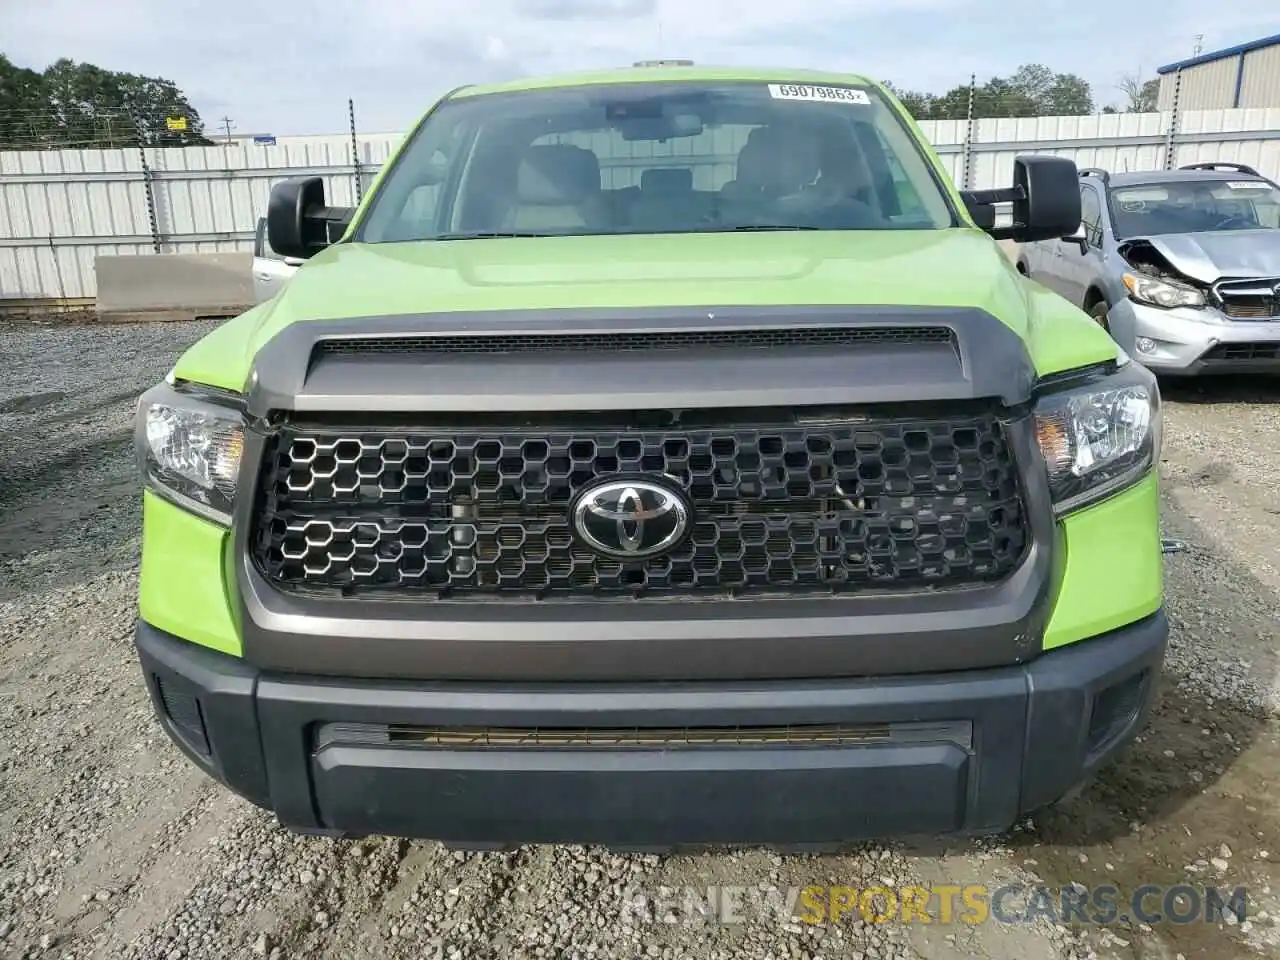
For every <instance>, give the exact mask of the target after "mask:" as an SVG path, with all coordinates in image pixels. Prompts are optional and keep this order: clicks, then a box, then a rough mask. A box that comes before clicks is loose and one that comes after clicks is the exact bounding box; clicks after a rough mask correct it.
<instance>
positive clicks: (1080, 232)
mask: <svg viewBox="0 0 1280 960" xmlns="http://www.w3.org/2000/svg"><path fill="white" fill-rule="evenodd" d="M1062 242H1063V243H1074V244H1075V245H1076V246H1077V247H1079V248H1080V254H1081V255H1082V256H1083V255H1084V254H1086V253H1088V252H1089V238H1088V237H1086V236H1085V235H1084V224H1083V223H1082V224H1080V226H1078V227H1076V228H1075V230H1074V231H1072V232H1071V233H1068V234H1067V235H1066V236H1065V237H1062Z"/></svg>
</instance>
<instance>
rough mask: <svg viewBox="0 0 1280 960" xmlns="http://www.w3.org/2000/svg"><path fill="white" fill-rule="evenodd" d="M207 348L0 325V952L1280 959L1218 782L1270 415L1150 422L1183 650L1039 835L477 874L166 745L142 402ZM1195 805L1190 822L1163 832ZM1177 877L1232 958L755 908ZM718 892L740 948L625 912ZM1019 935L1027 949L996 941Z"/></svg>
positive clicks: (1197, 404) (1277, 462)
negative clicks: (739, 894) (1124, 743)
mask: <svg viewBox="0 0 1280 960" xmlns="http://www.w3.org/2000/svg"><path fill="white" fill-rule="evenodd" d="M215 326H216V324H215V323H198V324H188V323H178V324H148V325H136V326H120V327H98V326H64V325H60V324H50V325H48V326H21V327H18V326H11V325H10V326H6V325H3V324H2V323H0V450H3V452H4V455H3V456H0V729H3V730H5V732H6V736H5V737H0V827H2V828H3V829H0V918H3V919H0V940H3V941H4V942H3V948H0V954H3V955H4V956H5V957H8V956H14V957H34V956H37V955H40V954H41V953H49V954H50V955H51V956H57V957H58V958H59V960H88V958H90V957H99V956H101V957H111V958H112V960H215V958H216V960H224V958H225V960H241V958H247V957H250V956H252V957H269V958H273V960H293V958H298V957H311V956H335V957H336V956H341V957H343V958H347V957H351V958H353V960H372V958H387V960H408V958H414V960H418V958H444V957H449V958H459V960H461V958H467V960H470V958H472V957H476V958H491V957H492V958H495V960H497V958H508V957H511V958H514V957H544V958H561V957H564V958H566V960H573V958H578V960H583V958H601V960H604V958H608V960H613V958H615V957H617V958H620V960H623V958H625V960H634V958H635V957H646V958H649V957H652V958H662V960H668V958H669V960H737V958H744V960H761V958H765V957H772V958H775V960H782V958H787V960H793V958H800V960H803V958H806V957H807V958H810V960H817V958H819V957H821V958H823V960H847V958H858V957H861V958H863V960H898V958H903V960H905V958H914V957H920V956H939V955H948V956H949V955H956V954H958V955H963V956H974V957H979V958H981V957H984V956H986V957H996V956H1013V955H1017V956H1019V957H1024V958H1026V960H1085V958H1096V957H1098V956H1100V955H1101V956H1108V957H1110V956H1112V955H1115V953H1116V951H1117V950H1121V951H1123V952H1122V953H1121V955H1126V956H1129V955H1135V956H1136V955H1138V954H1139V953H1141V954H1142V955H1144V956H1145V955H1148V954H1149V955H1151V956H1177V955H1179V954H1182V955H1184V956H1186V955H1190V956H1205V955H1223V956H1226V955H1236V953H1237V952H1238V953H1239V955H1275V953H1276V951H1277V950H1278V949H1280V944H1277V943H1276V942H1275V941H1274V940H1266V939H1264V938H1267V937H1272V938H1274V937H1277V936H1280V926H1277V924H1276V922H1275V921H1276V919H1277V917H1280V904H1277V903H1276V902H1275V899H1274V897H1273V896H1272V895H1271V893H1270V890H1271V887H1270V883H1269V882H1268V881H1270V882H1274V880H1275V873H1274V866H1273V864H1272V863H1271V862H1270V861H1269V860H1268V857H1269V854H1268V853H1267V848H1268V847H1270V848H1272V849H1280V846H1277V844H1280V839H1278V838H1280V822H1278V818H1280V815H1278V814H1277V812H1276V810H1275V805H1274V803H1273V801H1272V800H1271V798H1270V797H1269V796H1267V795H1265V793H1263V792H1261V791H1260V790H1259V789H1258V788H1256V787H1255V785H1254V784H1253V783H1251V782H1248V781H1247V778H1245V779H1242V778H1239V777H1236V776H1235V772H1236V763H1237V760H1238V758H1239V757H1240V756H1241V754H1242V753H1248V754H1249V759H1250V763H1251V766H1250V769H1251V770H1253V771H1256V772H1257V774H1256V775H1257V777H1258V780H1259V782H1262V781H1264V780H1265V778H1266V777H1267V776H1270V777H1271V778H1272V779H1274V777H1275V776H1278V775H1280V766H1278V764H1277V748H1276V746H1275V742H1276V715H1277V712H1280V708H1278V707H1277V705H1278V704H1280V698H1277V695H1276V694H1277V691H1276V683H1275V678H1276V677H1277V676H1280V663H1277V659H1276V649H1277V648H1280V642H1278V639H1280V638H1277V626H1276V619H1275V611H1276V610H1277V609H1280V603H1278V602H1277V597H1278V596H1280V566H1278V565H1277V562H1276V554H1275V553H1274V548H1273V546H1272V545H1271V544H1270V542H1269V539H1270V535H1269V534H1268V533H1267V529H1268V527H1267V516H1271V518H1272V523H1274V515H1273V514H1266V505H1267V504H1272V505H1274V504H1275V503H1280V486H1278V485H1277V484H1278V478H1280V455H1278V454H1277V452H1276V451H1275V450H1274V449H1273V445H1272V444H1270V443H1269V442H1268V440H1267V438H1269V437H1273V436H1276V435H1280V403H1277V402H1276V400H1277V399H1280V393H1276V392H1273V393H1272V394H1269V395H1266V396H1265V397H1263V398H1262V399H1248V400H1239V401H1237V400H1236V399H1234V397H1235V396H1236V394H1235V393H1233V391H1236V390H1239V389H1244V388H1241V387H1237V386H1236V385H1225V386H1219V387H1217V388H1213V389H1216V390H1217V391H1218V393H1213V392H1212V390H1211V391H1210V392H1209V393H1207V394H1206V396H1207V397H1208V399H1207V400H1205V399H1202V398H1201V396H1200V393H1201V392H1203V391H1199V388H1193V389H1191V390H1190V391H1189V392H1188V391H1187V390H1185V389H1184V391H1183V393H1181V394H1178V393H1176V392H1174V393H1171V394H1169V395H1168V396H1167V397H1166V400H1167V406H1166V414H1167V417H1168V419H1167V430H1166V451H1165V454H1164V460H1165V462H1164V464H1163V465H1162V469H1163V472H1164V475H1165V477H1166V479H1167V482H1166V483H1165V484H1164V487H1165V510H1164V513H1163V520H1164V522H1165V525H1166V526H1167V527H1168V529H1166V530H1165V531H1163V533H1164V534H1165V535H1167V536H1171V537H1174V538H1177V539H1180V540H1181V541H1183V542H1184V543H1185V545H1186V549H1185V550H1183V551H1182V552H1179V553H1176V554H1171V555H1169V556H1168V557H1167V558H1166V560H1167V568H1166V581H1167V590H1168V595H1169V598H1170V600H1169V610H1168V613H1169V617H1170V622H1171V626H1172V636H1171V640H1170V647H1169V651H1168V656H1167V672H1166V674H1165V677H1164V679H1163V680H1162V687H1161V690H1162V698H1163V699H1162V703H1161V706H1160V708H1159V709H1158V710H1156V711H1155V712H1153V715H1152V718H1151V720H1150V721H1149V722H1148V725H1147V728H1146V729H1145V730H1144V731H1143V734H1142V737H1143V740H1142V742H1141V743H1140V744H1137V745H1135V748H1134V749H1135V755H1134V756H1132V757H1130V758H1128V759H1126V760H1121V761H1120V764H1119V766H1118V767H1117V768H1115V769H1112V770H1108V771H1106V772H1103V773H1101V774H1100V780H1101V787H1100V788H1099V789H1097V790H1094V791H1086V793H1085V794H1084V796H1083V797H1082V798H1081V799H1080V800H1078V801H1072V802H1071V804H1070V805H1068V806H1067V807H1066V808H1065V809H1064V812H1062V813H1052V812H1048V813H1044V814H1041V813H1037V814H1036V816H1035V818H1034V820H1033V821H1031V822H1025V823H1023V824H1021V825H1019V828H1018V829H1017V830H1015V831H1013V832H1012V833H1011V834H1010V835H1009V836H1005V837H999V838H993V839H991V840H983V841H975V842H967V841H963V842H962V841H951V842H949V844H948V847H947V850H946V852H945V853H943V854H939V852H938V851H937V850H935V849H928V850H925V851H922V850H918V849H916V848H914V847H912V846H909V845H905V844H903V845H898V844H866V845H861V846H854V847H851V848H850V849H848V850H846V851H843V852H840V853H838V854H829V855H822V856H792V855H783V854H780V853H778V852H775V851H760V850H732V851H714V852H708V853H699V854H696V855H683V854H681V855H676V854H672V855H668V856H657V855H638V854H618V853H614V852H611V851H607V850H603V849H599V848H580V847H566V848H538V847H531V848H521V849H519V850H515V851H508V852H503V853H470V852H467V851H453V850H448V849H445V848H443V847H440V846H439V845H436V844H429V843H411V842H406V841H401V840H397V839H393V838H371V839H368V840H364V841H359V842H353V841H336V840H326V839H320V838H315V837H302V836H297V835H294V834H290V833H288V832H286V831H284V830H283V829H282V828H281V827H279V825H278V824H277V823H276V822H275V821H274V819H273V818H272V817H271V816H270V815H269V814H267V813H265V812H263V811H261V810H258V809H257V808H255V807H253V806H252V805H250V804H248V803H247V802H245V801H243V800H241V799H240V798H238V797H235V796H233V795H230V794H229V793H228V792H227V791H225V790H223V789H221V788H220V787H218V786H217V785H216V784H213V783H212V782H211V781H210V780H209V778H207V777H206V776H205V775H204V774H202V773H200V772H199V771H198V770H196V769H195V768H194V767H193V766H192V765H191V764H190V763H189V762H188V761H187V760H186V759H185V758H184V757H182V756H181V755H180V754H179V753H178V751H177V750H176V748H175V747H173V745H172V744H171V743H170V742H169V740H168V738H167V737H166V736H165V735H164V734H163V732H162V731H161V730H160V729H159V727H158V725H157V724H156V722H155V719H154V717H153V715H152V711H151V706H150V704H149V702H148V701H147V698H146V696H145V691H144V689H143V687H142V684H141V682H140V681H141V678H140V677H139V676H138V675H137V673H136V670H137V667H136V662H135V660H134V658H133V652H132V648H131V643H132V634H131V631H132V628H133V623H134V618H135V617H136V599H137V598H136V589H137V562H138V557H137V549H138V533H139V524H140V511H139V502H138V501H139V498H138V487H137V478H136V468H135V466H134V463H133V460H132V456H131V447H130V444H131V435H130V430H131V422H132V421H131V418H132V414H133V404H134V402H135V399H136V397H137V395H138V393H140V392H141V391H142V390H144V389H146V388H147V387H149V386H151V385H152V384H153V383H155V382H156V381H157V380H159V379H160V378H161V377H162V376H163V375H164V373H165V371H166V370H167V369H168V368H169V367H170V365H171V364H172V363H173V361H174V359H176V357H177V355H178V353H179V352H180V351H181V350H182V349H183V348H184V347H185V346H186V345H187V344H188V343H190V342H192V341H193V340H195V339H196V338H197V337H199V336H202V335H203V334H204V333H206V332H208V331H209V330H211V329H213V328H214V327H215ZM1215 398H1216V399H1215ZM1224 465H1225V466H1224ZM1224 491H1229V492H1230V496H1228V495H1227V493H1225V492H1224ZM1250 498H1254V499H1250ZM1251 510H1252V511H1254V512H1252V513H1251V512H1249V511H1251ZM1268 551H1272V552H1268ZM18 744H24V745H37V746H35V747H34V748H26V747H24V748H19V747H18V746H16V745H18ZM1126 771H1129V772H1130V773H1131V774H1132V775H1131V776H1130V775H1128V774H1126ZM1193 774H1194V776H1193ZM1191 796H1195V797H1196V798H1197V804H1198V806H1197V807H1196V811H1197V812H1196V816H1195V817H1194V818H1190V817H1184V816H1182V815H1181V813H1180V811H1181V810H1183V809H1185V808H1186V803H1187V800H1188V798H1189V797H1191ZM1242 810H1243V812H1242ZM1184 820H1185V821H1186V824H1185V827H1184V822H1183V821H1184ZM1082 848H1084V849H1088V850H1089V851H1090V854H1089V855H1085V854H1081V853H1079V851H1080V850H1081V849H1082ZM1033 851H1034V857H1032V856H1028V854H1030V853H1032V852H1033ZM1210 853H1213V854H1215V856H1213V857H1212V858H1211V859H1209V854H1210ZM1197 861H1199V863H1197ZM1185 864H1190V865H1191V867H1192V868H1195V869H1196V870H1198V871H1200V876H1201V877H1202V878H1204V877H1212V875H1213V873H1212V872H1213V871H1216V872H1217V873H1219V874H1221V873H1225V872H1226V871H1227V870H1228V869H1230V868H1231V866H1232V864H1234V865H1235V868H1236V870H1238V871H1239V872H1240V874H1241V881H1242V882H1244V881H1246V880H1247V881H1248V882H1249V884H1250V920H1249V921H1245V922H1241V923H1238V924H1236V925H1235V926H1229V925H1227V924H1225V923H1224V924H1223V925H1222V926H1221V927H1220V926H1219V925H1216V924H1215V925H1212V926H1213V932H1214V935H1215V936H1217V937H1223V938H1228V937H1230V938H1236V940H1238V941H1239V943H1240V949H1239V950H1238V951H1235V950H1234V947H1233V946H1224V947H1222V948H1221V949H1217V948H1216V947H1211V948H1202V946H1200V945H1196V944H1191V943H1190V942H1189V941H1187V940H1185V939H1178V938H1179V937H1183V938H1185V937H1191V936H1195V935H1198V934H1197V930H1198V928H1199V927H1200V926H1205V925H1184V926H1183V927H1179V929H1176V930H1175V929H1172V927H1171V925H1167V924H1166V925H1156V926H1155V927H1154V928H1151V929H1142V928H1140V927H1135V928H1133V929H1126V930H1119V929H1117V930H1115V931H1112V932H1111V933H1110V934H1109V936H1110V940H1109V941H1104V938H1103V937H1102V935H1101V933H1100V932H1099V931H1096V930H1093V931H1091V930H1080V931H1076V930H1072V929H1067V928H1065V927H1064V928H1061V929H1058V928H1057V927H1056V926H1055V925H1052V924H1037V925H1035V926H1034V927H1032V926H1025V927H1019V928H1018V929H1017V930H1015V931H1009V930H1007V929H1002V928H1001V927H1000V925H998V924H984V925H981V926H980V927H976V928H973V929H967V928H966V929H956V928H954V927H953V928H952V929H950V930H945V929H941V928H940V927H938V926H935V927H934V928H933V930H932V931H930V930H927V929H925V928H924V927H923V926H922V925H921V926H916V927H912V928H907V927H903V926H898V925H894V924H889V925H877V924H868V923H865V922H864V921H862V920H861V919H860V918H850V917H846V918H844V920H843V921H842V922H841V923H840V924H839V925H829V926H819V927H811V926H809V925H806V924H801V923H798V922H797V920H796V918H794V917H787V916H780V915H778V914H777V913H776V912H775V911H774V910H773V909H772V908H771V907H770V906H769V901H768V899H767V898H768V897H769V895H770V893H771V892H776V891H779V890H786V889H787V888H789V887H791V886H796V887H800V886H805V885H809V884H844V885H855V886H867V885H879V886H882V887H885V888H887V889H889V890H896V889H901V888H902V887H904V886H907V885H912V884H917V883H921V882H932V883H946V882H960V883H969V882H974V881H975V880H980V881H981V882H986V883H988V884H990V885H992V886H997V885H999V884H1002V883H1005V882H1008V881H1009V878H1011V877H1022V876H1024V874H1025V871H1022V870H1021V867H1020V866H1019V865H1025V866H1027V867H1031V866H1034V867H1035V868H1036V871H1037V873H1038V874H1040V875H1042V881H1043V882H1045V883H1050V884H1053V885H1055V886H1069V885H1071V884H1073V883H1081V884H1084V885H1085V886H1086V887H1090V886H1093V885H1096V884H1097V883H1099V882H1108V883H1116V884H1121V885H1127V886H1129V887H1132V886H1136V884H1137V883H1140V882H1146V881H1147V880H1148V879H1149V877H1150V876H1152V875H1153V874H1155V875H1158V873H1159V871H1158V870H1157V869H1156V868H1157V866H1160V867H1164V868H1166V869H1167V870H1168V872H1169V873H1176V872H1178V871H1180V870H1181V869H1182V866H1183V865H1185ZM1189 869H1190V868H1189ZM1250 871H1257V872H1254V873H1250ZM1190 875H1191V876H1194V875H1195V874H1190ZM1100 878H1105V879H1100ZM1033 879H1034V878H1033ZM726 885H733V886H741V887H743V888H745V889H747V890H748V892H751V893H754V894H755V896H756V898H757V899H755V900H752V899H751V898H750V897H748V898H747V900H746V903H745V904H744V906H743V909H742V910H741V911H740V912H741V918H740V920H739V922H737V923H734V924H719V923H717V922H715V918H714V917H711V918H706V917H701V916H698V915H696V914H691V913H689V911H686V910H684V909H683V908H682V907H680V906H677V908H676V909H675V911H674V915H672V916H668V917H661V916H658V915H657V914H656V913H655V912H654V911H653V909H652V904H649V908H648V912H645V911H644V910H640V909H638V908H637V907H636V906H635V904H633V903H630V902H629V901H628V900H627V894H628V892H630V891H637V890H638V891H647V892H653V891H656V890H658V889H661V888H667V889H670V890H672V891H676V892H678V893H679V892H683V891H693V892H697V891H702V894H703V897H704V899H705V895H706V891H707V889H708V888H709V887H711V888H714V887H716V886H726ZM677 900H678V898H677ZM68 904H70V905H72V906H71V907H67V906H66V905H68ZM63 911H66V912H67V913H70V914H73V915H72V916H67V915H65V913H64V912H63ZM77 911H78V912H77ZM668 920H673V921H674V922H665V921H668ZM1172 926H1178V925H1172ZM1011 934H1013V935H1016V937H1017V941H1016V942H1017V944H1018V945H1017V947H1016V949H1011V948H1010V947H1009V946H1008V945H1007V943H1006V941H1007V940H1008V938H1009V937H1010V936H1011ZM931 935H932V936H933V937H935V938H936V939H935V940H934V941H929V942H926V940H924V939H922V938H927V937H929V936H931ZM1246 941H1247V942H1248V943H1249V944H1251V945H1253V946H1251V947H1250V948H1249V950H1251V951H1252V952H1251V953H1248V954H1247V953H1246V948H1245V946H1244V944H1245V942H1246ZM1122 942H1123V943H1124V944H1125V945H1124V946H1121V944H1122ZM1206 942H1208V941H1206ZM1224 942H1225V941H1224ZM1213 943H1215V944H1216V943H1219V941H1213ZM1230 943H1233V944H1234V943H1235V941H1234V940H1233V941H1230ZM1215 950H1217V952H1216V953H1215V952H1214V951H1215Z"/></svg>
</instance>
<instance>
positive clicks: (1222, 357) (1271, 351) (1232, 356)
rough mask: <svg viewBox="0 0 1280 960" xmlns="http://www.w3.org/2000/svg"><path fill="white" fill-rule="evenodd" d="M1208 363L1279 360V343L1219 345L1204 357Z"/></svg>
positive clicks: (1260, 341) (1269, 341) (1273, 341)
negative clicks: (1216, 361)
mask: <svg viewBox="0 0 1280 960" xmlns="http://www.w3.org/2000/svg"><path fill="white" fill-rule="evenodd" d="M1204 359H1205V360H1208V361H1209V362H1211V363H1212V362H1213V361H1215V360H1218V361H1227V362H1233V361H1239V360H1280V342H1277V341H1275V340H1259V341H1256V342H1254V343H1220V344H1218V345H1217V346H1216V347H1214V348H1213V349H1211V350H1209V351H1208V352H1207V353H1205V355H1204Z"/></svg>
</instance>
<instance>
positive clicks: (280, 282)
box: [253, 217, 302, 303]
mask: <svg viewBox="0 0 1280 960" xmlns="http://www.w3.org/2000/svg"><path fill="white" fill-rule="evenodd" d="M301 265H302V261H301V260H299V259H298V258H297V257H282V256H280V254H278V253H276V252H275V251H274V250H272V249H271V244H269V243H267V218H266V217H259V218H258V229H257V231H256V233H255V235H254V239H253V298H254V302H255V303H262V302H263V301H264V300H270V299H271V298H272V297H274V296H275V295H276V294H277V293H279V292H280V288H281V287H283V286H284V285H285V284H286V283H288V282H289V279H290V278H291V277H292V276H293V275H294V273H295V272H296V271H297V269H298V267H299V266H301Z"/></svg>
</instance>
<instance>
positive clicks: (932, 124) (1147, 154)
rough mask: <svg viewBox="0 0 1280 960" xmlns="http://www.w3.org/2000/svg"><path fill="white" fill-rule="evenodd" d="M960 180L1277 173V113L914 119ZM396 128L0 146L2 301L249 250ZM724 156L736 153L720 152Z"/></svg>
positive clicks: (355, 168)
mask: <svg viewBox="0 0 1280 960" xmlns="http://www.w3.org/2000/svg"><path fill="white" fill-rule="evenodd" d="M920 126H921V128H922V130H923V131H924V133H925V135H926V136H927V137H928V138H929V140H930V141H931V142H932V143H933V145H934V147H935V149H936V150H937V152H938V153H939V155H940V156H941V158H942V161H943V163H944V164H945V165H946V167H947V170H948V172H949V173H950V175H951V177H952V179H953V180H954V181H955V183H956V184H957V185H958V186H961V187H971V188H985V187H995V186H1003V185H1006V184H1008V183H1009V182H1010V181H1011V179H1012V175H1013V158H1014V157H1015V156H1017V155H1019V154H1028V153H1030V154H1036V153H1040V154H1056V155H1058V156H1064V157H1069V158H1070V159H1072V160H1074V161H1075V162H1076V163H1077V165H1079V166H1082V167H1084V166H1090V167H1104V168H1107V169H1110V170H1115V171H1124V170H1130V171H1136V170H1157V169H1165V168H1170V167H1175V166H1180V165H1182V164H1186V163H1193V162H1198V161H1210V160H1220V161H1234V162H1238V163H1247V164H1249V165H1251V166H1253V167H1255V168H1256V169H1257V170H1259V172H1261V173H1264V174H1266V175H1267V176H1269V177H1271V178H1272V179H1280V109H1268V110H1261V109H1259V110H1206V111H1183V112H1181V113H1178V112H1176V111H1164V112H1161V113H1125V114H1101V115H1093V116H1078V117H1028V118H1010V119H975V120H927V121H922V122H921V124H920ZM399 139H400V135H399V134H386V135H372V136H370V135H365V136H360V137H357V138H356V140H355V145H354V150H353V143H352V138H351V137H350V136H347V135H333V136H316V137H279V138H277V140H276V141H275V143H273V144H270V145H265V144H255V143H252V142H247V141H246V142H232V143H229V144H226V145H220V146H213V147H186V148H155V149H153V148H147V149H140V148H138V147H130V148H126V149H109V150H96V149H95V150H52V151H30V152H26V151H14V152H0V301H4V300H23V301H33V300H80V299H83V298H92V297H93V296H94V294H95V289H96V288H95V283H94V258H95V256H97V255H99V254H112V255H120V254H154V253H215V252H227V251H237V250H249V249H252V246H253V237H254V230H255V227H256V223H257V219H258V217H260V216H261V215H262V213H263V211H264V210H265V209H266V204H267V197H268V194H269V192H270V189H271V186H272V184H274V183H275V182H277V181H278V180H281V179H283V178H286V177H291V176H298V175H303V174H318V175H321V176H323V177H324V179H325V182H326V191H327V195H328V196H329V197H330V198H331V199H330V202H331V203H333V204H336V205H349V204H353V203H355V201H356V199H357V197H358V195H359V194H360V192H361V191H362V189H363V188H364V187H366V186H367V185H368V183H369V182H370V180H371V178H372V177H373V175H374V174H375V173H376V172H377V170H378V168H379V167H380V165H381V164H382V163H383V162H385V160H386V159H387V157H388V155H389V153H390V151H391V150H392V148H393V147H394V145H395V144H396V142H397V141H398V140H399ZM724 159H725V162H726V163H732V162H733V160H734V157H733V155H732V154H729V155H726V157H725V158H724Z"/></svg>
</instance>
